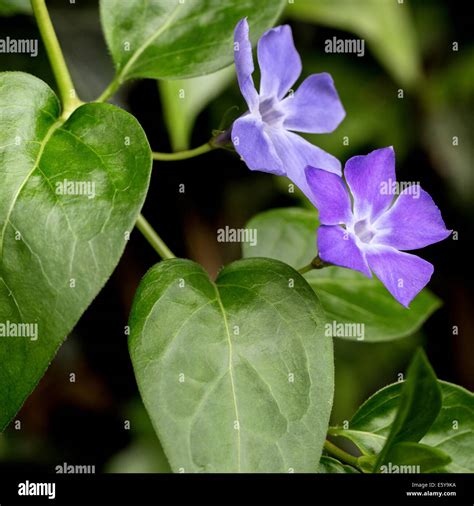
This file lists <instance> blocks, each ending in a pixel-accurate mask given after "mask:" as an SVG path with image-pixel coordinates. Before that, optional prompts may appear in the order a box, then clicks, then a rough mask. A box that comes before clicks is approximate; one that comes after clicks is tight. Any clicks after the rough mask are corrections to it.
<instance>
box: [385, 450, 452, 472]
mask: <svg viewBox="0 0 474 506" xmlns="http://www.w3.org/2000/svg"><path fill="white" fill-rule="evenodd" d="M450 462H451V458H450V457H449V455H447V454H446V453H445V452H443V451H442V450H439V449H438V448H432V447H431V446H427V445H424V444H420V443H410V442H401V443H397V444H395V445H393V446H392V447H391V448H390V450H389V451H388V453H387V456H386V458H385V464H382V465H381V466H380V472H381V473H432V472H434V471H436V470H438V469H440V468H442V467H443V466H445V465H447V464H449V463H450Z"/></svg>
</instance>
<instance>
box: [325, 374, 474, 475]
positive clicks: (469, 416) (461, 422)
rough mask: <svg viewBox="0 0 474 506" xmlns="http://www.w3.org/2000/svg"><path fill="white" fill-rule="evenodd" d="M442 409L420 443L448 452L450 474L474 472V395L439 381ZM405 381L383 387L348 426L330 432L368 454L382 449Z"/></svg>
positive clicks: (446, 468) (447, 470)
mask: <svg viewBox="0 0 474 506" xmlns="http://www.w3.org/2000/svg"><path fill="white" fill-rule="evenodd" d="M438 384H439V386H440V388H441V392H442V404H441V410H440V412H439V414H438V416H437V418H436V420H435V421H434V423H433V424H432V425H431V427H430V428H429V430H428V432H427V433H426V434H425V435H424V436H423V438H422V439H421V441H420V442H421V443H422V444H424V445H428V446H430V447H432V448H438V449H439V450H442V451H443V452H445V453H446V454H447V455H448V456H449V457H450V458H451V459H452V462H451V463H449V464H447V465H446V466H445V468H444V469H443V470H444V471H445V472H450V473H465V472H474V464H473V460H472V450H471V449H472V447H473V446H474V395H473V394H472V393H470V392H468V391H467V390H465V389H463V388H461V387H460V386H457V385H453V384H451V383H447V382H445V381H439V380H438ZM402 386H403V383H402V382H400V383H394V384H392V385H389V386H387V387H385V388H382V389H381V390H379V391H378V392H376V393H375V394H374V395H373V396H372V397H370V398H369V399H368V400H367V401H366V402H365V403H364V404H363V405H362V406H361V407H360V408H359V410H358V411H357V413H356V414H355V415H354V417H353V418H352V420H351V421H350V424H349V429H342V428H330V429H329V434H330V435H332V436H341V437H345V438H347V439H349V440H350V441H352V442H353V443H354V444H355V445H356V446H357V447H358V448H359V450H360V451H361V452H362V453H364V454H365V455H373V454H377V453H379V452H380V451H381V449H382V448H383V445H384V444H385V440H386V438H387V434H388V432H389V430H390V427H391V424H392V422H393V420H394V418H395V414H396V413H397V409H398V405H399V402H400V394H401V391H402Z"/></svg>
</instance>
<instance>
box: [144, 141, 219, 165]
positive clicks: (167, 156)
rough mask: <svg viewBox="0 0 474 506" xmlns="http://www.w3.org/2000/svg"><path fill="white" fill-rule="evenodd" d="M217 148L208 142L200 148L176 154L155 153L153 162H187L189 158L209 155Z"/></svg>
mask: <svg viewBox="0 0 474 506" xmlns="http://www.w3.org/2000/svg"><path fill="white" fill-rule="evenodd" d="M216 148H217V146H215V145H213V144H211V142H206V143H205V144H203V145H202V146H199V147H197V148H194V149H188V150H186V151H178V152H176V153H153V160H161V161H166V162H169V161H175V160H186V159H187V158H194V157H195V156H199V155H203V154H204V153H208V152H209V151H212V150H213V149H216Z"/></svg>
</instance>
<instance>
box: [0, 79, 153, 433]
mask: <svg viewBox="0 0 474 506" xmlns="http://www.w3.org/2000/svg"><path fill="white" fill-rule="evenodd" d="M60 114H61V111H60V106H59V102H58V99H57V97H56V95H55V94H54V93H53V91H52V90H51V89H50V88H49V87H48V86H47V85H46V84H45V83H44V82H43V81H41V80H39V79H37V78H35V77H33V76H31V75H28V74H23V73H19V72H11V73H10V72H9V73H3V74H0V146H1V148H0V179H1V181H2V184H1V186H0V194H1V197H0V323H1V324H2V326H1V329H0V330H1V332H2V336H1V337H0V363H1V364H2V366H1V367H0V429H1V430H3V428H4V427H5V426H6V425H7V423H8V422H9V421H10V419H11V418H12V417H13V416H14V415H15V413H16V412H17V411H18V409H19V408H20V406H21V405H22V403H23V402H24V400H25V399H26V397H27V396H28V395H29V394H30V392H31V391H32V390H33V388H34V387H35V385H36V384H37V383H38V381H39V379H40V378H41V376H42V375H43V374H44V372H45V370H46V368H47V367H48V365H49V363H50V362H51V360H52V359H53V357H54V355H55V353H56V351H57V349H58V348H59V346H60V345H61V343H62V341H63V339H64V338H65V337H66V335H67V334H68V333H69V332H70V331H71V330H72V328H73V327H74V325H75V324H76V322H77V321H78V319H79V317H80V316H81V315H82V313H83V312H84V311H85V309H86V308H87V306H88V305H89V304H90V303H91V302H92V300H93V299H94V297H95V296H96V295H97V293H98V292H99V290H100V289H101V288H102V286H103V285H104V283H105V282H106V280H107V279H108V277H109V276H110V274H111V273H112V271H113V269H114V268H115V266H116V265H117V262H118V261H119V259H120V256H121V255H122V252H123V249H124V247H125V245H126V242H127V237H128V235H127V234H129V233H130V232H131V231H132V229H133V227H134V224H135V221H136V219H137V216H138V213H139V211H140V208H141V206H142V204H143V201H144V199H145V195H146V191H147V189H148V183H149V178H150V172H151V152H150V147H149V145H148V142H147V139H146V137H145V134H144V132H143V130H142V128H141V127H140V125H139V124H138V122H137V121H136V120H135V118H133V117H132V116H131V115H130V114H128V113H127V112H125V111H123V110H121V109H118V108H117V107H114V106H112V105H109V104H97V103H94V104H85V105H83V106H81V107H79V108H78V109H76V110H75V111H74V113H73V114H72V115H71V116H70V117H69V119H67V120H64V119H62V118H61V117H60ZM14 333H16V334H17V337H15V336H14V335H13V334H14ZM20 335H21V337H20Z"/></svg>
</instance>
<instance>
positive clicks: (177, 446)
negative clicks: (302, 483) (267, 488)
mask: <svg viewBox="0 0 474 506" xmlns="http://www.w3.org/2000/svg"><path fill="white" fill-rule="evenodd" d="M130 328H131V334H130V341H129V348H130V354H131V357H132V362H133V366H134V369H135V375H136V378H137V382H138V386H139V389H140V392H141V395H142V398H143V400H144V403H145V407H146V408H147V411H148V413H149V415H150V418H151V420H152V423H153V425H154V427H155V430H156V432H157V434H158V437H159V439H160V441H161V443H162V445H163V448H164V450H165V453H166V455H167V457H168V460H169V462H170V465H171V467H172V469H173V470H174V471H179V470H183V471H184V472H198V471H203V472H238V471H242V472H288V471H289V470H294V471H295V472H314V470H315V466H317V463H318V462H319V459H320V457H321V452H322V447H323V443H324V440H325V437H326V431H327V424H328V420H329V414H330V410H331V404H332V394H333V382H334V378H333V363H332V361H333V358H332V342H331V339H330V338H327V337H325V335H324V314H323V311H322V309H321V306H320V304H319V302H318V300H317V298H316V296H315V295H314V292H313V291H312V290H311V288H310V287H309V286H308V284H307V283H306V281H305V280H304V278H303V277H301V276H300V275H299V274H298V273H297V272H295V271H294V270H293V269H292V268H291V267H289V266H287V265H285V264H283V263H281V262H278V261H275V260H268V259H250V260H242V261H239V262H235V263H233V264H231V265H229V266H227V267H225V268H224V269H223V270H222V271H221V272H220V273H219V276H218V277H217V280H216V282H215V283H213V282H212V281H210V280H209V277H208V275H207V273H206V272H205V271H204V270H203V269H202V267H200V266H199V265H198V264H196V263H194V262H191V261H189V260H181V259H173V260H166V261H164V262H161V263H160V264H158V265H156V266H155V267H153V268H152V269H151V270H150V271H149V272H148V273H147V274H146V276H145V277H144V279H143V280H142V282H141V284H140V287H139V289H138V291H137V294H136V297H135V301H134V304H133V308H132V312H131V317H130Z"/></svg>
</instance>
